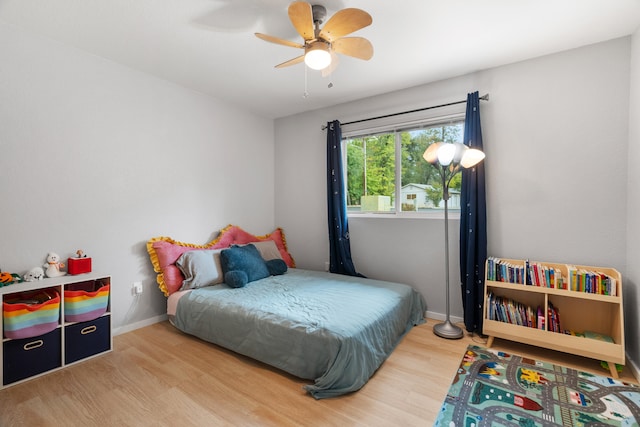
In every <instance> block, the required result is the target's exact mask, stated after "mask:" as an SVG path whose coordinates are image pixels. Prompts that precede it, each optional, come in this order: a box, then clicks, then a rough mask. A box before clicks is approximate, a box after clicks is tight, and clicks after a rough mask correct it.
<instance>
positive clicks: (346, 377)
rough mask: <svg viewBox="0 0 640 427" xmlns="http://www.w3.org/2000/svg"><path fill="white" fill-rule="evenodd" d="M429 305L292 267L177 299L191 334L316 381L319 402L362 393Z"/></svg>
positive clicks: (407, 293)
mask: <svg viewBox="0 0 640 427" xmlns="http://www.w3.org/2000/svg"><path fill="white" fill-rule="evenodd" d="M425 309H426V305H425V303H424V300H423V298H422V296H421V295H420V294H419V293H418V292H416V291H415V290H414V289H413V288H411V287H410V286H408V285H403V284H398V283H391V282H384V281H378V280H372V279H363V278H357V277H350V276H343V275H338V274H331V273H325V272H316V271H309V270H301V269H289V270H288V271H287V273H286V274H284V275H281V276H270V277H267V278H265V279H261V280H258V281H255V282H250V283H248V284H247V285H246V286H245V287H243V288H238V289H232V288H229V287H228V286H227V285H224V284H222V285H216V286H210V287H206V288H201V289H196V290H193V291H191V292H190V293H188V294H186V295H184V296H183V297H182V298H180V300H179V301H178V306H177V311H176V314H175V317H174V318H173V323H174V325H175V326H176V327H177V328H178V329H180V330H182V331H183V332H186V333H188V334H192V335H195V336H197V337H199V338H201V339H203V340H206V341H209V342H212V343H215V344H218V345H220V346H222V347H225V348H227V349H230V350H233V351H235V352H237V353H240V354H243V355H246V356H249V357H251V358H253V359H256V360H259V361H261V362H264V363H267V364H269V365H271V366H275V367H277V368H279V369H282V370H283V371H286V372H288V373H290V374H292V375H295V376H297V377H299V378H303V379H309V380H313V384H309V385H306V386H305V389H306V390H307V391H308V392H309V393H311V395H313V397H315V398H316V399H321V398H326V397H333V396H339V395H342V394H345V393H348V392H351V391H355V390H358V389H360V388H361V387H362V386H363V385H364V384H365V383H366V382H367V381H368V380H369V378H370V377H371V375H373V373H374V372H375V371H376V369H378V367H380V365H381V364H382V363H383V362H384V360H385V359H386V358H387V357H388V356H389V354H390V353H391V352H392V351H393V349H394V348H395V346H396V345H397V344H398V343H399V341H400V340H401V338H402V337H403V335H404V334H405V333H407V332H408V331H409V330H410V329H411V328H412V327H413V326H414V325H417V324H420V323H423V322H424V318H423V315H424V312H425Z"/></svg>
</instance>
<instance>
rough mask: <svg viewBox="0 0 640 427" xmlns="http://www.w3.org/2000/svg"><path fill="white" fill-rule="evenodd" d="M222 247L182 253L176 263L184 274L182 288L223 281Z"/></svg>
mask: <svg viewBox="0 0 640 427" xmlns="http://www.w3.org/2000/svg"><path fill="white" fill-rule="evenodd" d="M222 249H223V248H220V249H204V250H193V251H187V252H185V253H183V254H182V255H180V258H178V260H177V261H176V265H177V266H178V268H179V269H180V271H182V274H183V275H184V281H183V282H182V287H180V290H181V291H183V290H185V289H197V288H202V287H205V286H211V285H217V284H219V283H222V282H223V280H224V275H223V274H222V266H221V265H220V252H221V251H222Z"/></svg>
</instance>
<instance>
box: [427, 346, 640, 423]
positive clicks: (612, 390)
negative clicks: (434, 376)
mask: <svg viewBox="0 0 640 427" xmlns="http://www.w3.org/2000/svg"><path fill="white" fill-rule="evenodd" d="M639 422H640V388H639V387H638V386H637V385H635V384H630V383H627V382H622V381H619V380H615V379H612V378H608V377H604V376H600V375H594V374H590V373H586V372H581V371H577V370H575V369H571V368H567V367H564V366H560V365H555V364H552V363H547V362H541V361H537V360H533V359H529V358H526V357H521V356H517V355H513V354H507V353H503V352H500V351H496V350H493V349H488V348H484V347H479V346H475V345H470V346H469V347H468V348H467V350H466V352H465V354H464V356H463V358H462V362H461V363H460V367H459V368H458V372H457V373H456V376H455V378H454V379H453V383H452V384H451V388H449V392H448V393H447V397H446V399H445V401H444V403H443V404H442V408H441V409H440V413H439V414H438V418H437V419H436V422H435V424H434V425H436V426H441V427H445V426H446V427H450V426H456V427H462V426H465V427H480V426H495V425H514V426H530V427H534V426H552V425H560V426H583V425H584V426H586V425H613V426H638V425H640V424H639Z"/></svg>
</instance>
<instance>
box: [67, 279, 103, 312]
mask: <svg viewBox="0 0 640 427" xmlns="http://www.w3.org/2000/svg"><path fill="white" fill-rule="evenodd" d="M108 305H109V284H103V283H102V282H100V281H99V280H97V281H93V280H90V281H86V282H81V283H76V284H74V285H70V286H69V287H68V288H65V290H64V320H65V321H67V322H86V321H88V320H93V319H97V318H98V317H100V316H102V315H103V314H104V313H106V311H107V307H108Z"/></svg>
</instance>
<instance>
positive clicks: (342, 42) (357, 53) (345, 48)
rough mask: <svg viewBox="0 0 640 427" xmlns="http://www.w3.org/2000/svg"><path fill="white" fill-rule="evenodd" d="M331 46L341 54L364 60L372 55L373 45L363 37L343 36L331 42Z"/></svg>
mask: <svg viewBox="0 0 640 427" xmlns="http://www.w3.org/2000/svg"><path fill="white" fill-rule="evenodd" d="M331 48H332V49H333V50H335V51H336V52H338V53H341V54H343V55H347V56H352V57H354V58H358V59H364V60H365V61H368V60H370V59H371V58H372V57H373V46H372V45H371V42H370V41H369V40H367V39H365V38H364V37H343V38H341V39H338V40H336V41H335V42H333V43H332V44H331Z"/></svg>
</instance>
